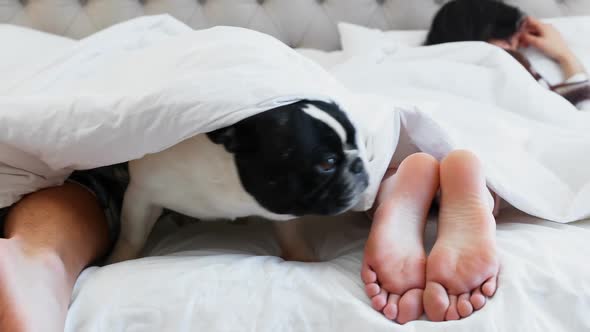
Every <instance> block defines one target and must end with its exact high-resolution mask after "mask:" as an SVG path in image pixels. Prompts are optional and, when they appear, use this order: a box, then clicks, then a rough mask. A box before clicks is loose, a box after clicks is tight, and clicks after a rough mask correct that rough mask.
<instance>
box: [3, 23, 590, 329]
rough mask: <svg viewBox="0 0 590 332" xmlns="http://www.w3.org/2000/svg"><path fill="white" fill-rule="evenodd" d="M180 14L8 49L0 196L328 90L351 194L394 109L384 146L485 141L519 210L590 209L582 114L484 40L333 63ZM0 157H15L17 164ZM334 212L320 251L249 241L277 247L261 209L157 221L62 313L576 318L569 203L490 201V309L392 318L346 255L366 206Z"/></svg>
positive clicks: (346, 319)
mask: <svg viewBox="0 0 590 332" xmlns="http://www.w3.org/2000/svg"><path fill="white" fill-rule="evenodd" d="M187 29H188V28H186V27H185V26H184V25H182V24H180V23H178V22H176V21H174V20H172V19H170V18H168V17H151V18H144V19H139V20H135V21H131V22H129V23H125V24H122V25H119V26H116V27H113V28H110V29H107V30H105V31H103V32H101V33H99V34H97V35H95V36H92V37H89V38H87V39H85V40H82V41H80V42H77V43H70V44H69V45H60V46H59V51H55V52H49V51H48V52H44V53H43V55H44V56H43V57H41V56H37V57H30V58H22V62H23V64H24V65H23V66H21V67H18V66H15V65H12V66H5V67H3V68H2V69H3V74H4V76H3V78H2V80H0V118H1V120H2V121H1V122H0V125H1V126H3V127H2V129H3V130H1V131H0V149H3V150H2V152H3V154H2V156H3V158H4V159H3V160H0V162H1V163H0V171H2V172H0V181H2V183H3V184H9V185H6V186H3V188H2V189H1V190H2V191H1V192H0V195H1V197H2V198H1V199H2V201H1V202H0V203H1V204H2V205H7V204H10V203H12V202H13V201H14V200H15V199H17V198H18V197H19V195H21V194H23V193H26V192H29V191H31V190H34V189H35V188H37V187H40V186H44V185H49V184H55V183H59V182H60V181H62V180H63V178H64V177H65V176H67V174H68V173H69V172H70V171H71V170H72V169H74V168H89V167H95V166H101V165H106V164H109V163H114V162H119V161H124V160H128V159H132V158H137V157H139V156H141V155H143V154H145V153H150V152H156V151H159V150H161V149H164V148H166V147H168V146H170V145H173V144H175V143H176V142H178V141H179V140H182V139H184V138H187V137H189V136H191V135H194V134H196V133H199V132H205V131H208V130H212V129H215V128H218V127H221V126H224V125H228V124H230V123H233V122H235V121H238V120H240V119H242V118H244V117H246V116H248V115H250V114H254V113H255V112H260V111H263V110H265V109H268V108H271V107H274V106H276V105H280V104H283V103H288V102H292V101H294V100H298V99H299V98H304V97H314V96H317V97H319V98H331V99H334V100H336V101H338V102H340V103H341V104H342V105H343V106H344V107H345V108H346V109H347V110H348V111H349V112H350V114H351V116H352V117H353V118H354V120H355V124H357V126H358V127H359V129H360V130H361V132H362V135H361V141H362V142H363V143H365V145H366V149H367V157H368V158H369V160H370V162H371V169H370V170H371V175H372V176H373V178H374V179H372V180H373V182H372V187H371V188H370V190H369V191H368V193H367V197H366V199H365V200H364V201H363V202H362V203H363V204H361V206H359V209H363V208H366V207H367V206H368V205H370V203H371V200H372V197H373V196H374V193H375V190H376V186H377V185H378V181H375V178H378V177H380V175H381V174H382V172H383V171H384V170H385V167H386V166H387V161H388V160H389V159H390V158H391V156H392V154H393V152H394V151H393V150H394V147H395V143H396V142H397V138H398V135H399V131H398V130H397V129H398V128H397V126H398V124H400V123H401V140H400V146H398V148H397V152H396V157H397V158H400V156H403V154H404V152H407V151H412V150H423V151H427V152H429V153H432V154H434V155H435V156H439V157H440V156H443V155H444V154H445V153H446V152H448V151H449V150H450V149H453V148H469V149H471V150H473V151H475V152H476V153H477V154H478V155H479V156H480V158H481V159H482V160H483V161H484V165H485V167H486V171H487V174H488V175H489V177H488V182H489V185H490V187H491V188H492V189H493V190H495V191H496V192H498V193H499V194H500V195H501V196H502V197H503V198H504V199H505V200H506V201H508V202H509V203H510V204H511V205H513V206H515V207H516V208H518V209H519V210H521V211H524V212H526V213H529V214H531V215H533V216H537V217H541V218H545V219H550V220H552V221H556V222H561V223H566V222H572V221H575V220H580V219H583V218H586V217H588V216H589V215H590V186H589V183H590V172H588V169H589V166H590V154H589V153H588V152H590V131H589V129H590V116H589V115H588V113H581V112H578V111H576V110H575V108H573V107H572V106H571V105H569V104H568V103H567V101H565V100H563V99H562V98H561V97H559V96H557V95H554V94H552V93H550V92H548V91H546V90H544V89H542V88H541V87H539V86H538V85H537V84H536V82H535V81H534V80H533V79H531V78H530V77H529V76H528V74H527V73H526V72H525V71H524V70H522V68H520V66H519V65H518V64H516V63H515V62H514V61H512V59H511V58H510V57H508V56H507V55H505V54H504V53H503V52H500V51H498V50H496V49H495V48H492V47H490V46H487V45H484V44H477V43H469V44H467V43H466V44H454V45H446V46H438V47H431V48H417V49H409V50H402V51H399V52H396V53H392V54H387V53H383V52H370V53H368V54H367V55H364V56H357V57H355V58H352V59H348V60H346V61H344V62H342V63H340V64H339V65H336V66H333V67H331V69H330V73H328V72H326V71H324V70H323V69H322V68H321V67H319V66H317V65H315V64H313V63H312V62H310V61H308V60H306V59H305V58H303V57H300V56H299V55H298V54H297V53H296V52H293V51H291V50H289V49H288V48H286V47H285V46H283V45H281V44H280V43H278V42H277V41H275V40H273V39H272V38H270V37H266V36H263V35H260V34H258V33H254V32H249V31H245V30H242V29H236V28H216V29H212V30H205V31H199V32H191V31H190V30H187ZM9 34H12V36H13V37H14V36H17V37H18V36H21V35H22V36H24V35H26V34H30V32H23V31H21V30H18V29H17V30H15V29H11V28H8V27H2V28H0V37H3V36H5V35H9ZM36 38H39V39H44V38H45V39H47V38H50V37H46V36H37V37H36ZM61 42H63V43H65V44H68V43H66V42H65V41H60V43H61ZM20 51H22V52H23V54H24V51H23V50H20ZM37 51H39V50H37ZM8 53H9V55H7V56H6V57H7V58H8V59H10V52H8ZM2 56H4V55H2ZM12 59H13V61H14V60H15V59H17V60H18V54H16V55H15V53H12ZM0 60H2V59H0ZM0 63H5V62H3V61H0ZM17 63H18V62H17ZM5 73H6V74H5ZM6 156H8V157H6ZM4 169H19V170H20V172H22V173H23V174H25V175H26V176H25V177H24V178H26V181H21V179H19V180H15V178H14V176H13V177H10V176H11V175H14V173H12V174H11V173H9V172H6V171H3V170H4ZM13 172H14V171H13ZM336 219H337V220H332V221H331V222H325V221H324V220H319V221H315V222H313V221H312V222H313V223H314V224H315V225H317V227H321V228H322V229H323V230H321V231H320V230H314V229H312V230H311V232H312V233H313V234H314V237H313V238H314V241H313V242H314V244H315V246H316V250H317V251H318V252H319V253H320V254H321V256H322V257H323V258H324V259H326V260H327V262H325V263H321V264H301V263H285V262H282V261H281V260H280V259H278V258H275V257H269V256H255V255H268V254H271V255H272V254H274V253H276V245H275V244H274V242H273V240H272V237H271V236H270V235H269V234H268V232H267V229H266V227H265V226H264V225H261V226H256V227H245V226H232V227H225V226H218V225H209V224H201V225H196V226H191V227H188V228H186V227H185V228H182V229H181V230H180V231H179V232H176V233H173V234H172V235H167V236H160V237H155V239H154V242H153V243H154V244H153V246H152V247H151V248H148V250H147V253H148V254H152V255H165V254H172V253H176V254H174V255H173V256H166V257H151V258H145V259H142V260H138V261H132V262H126V263H123V264H117V265H114V266H109V267H105V268H100V269H96V268H94V269H89V270H87V271H86V272H85V274H84V276H83V277H82V278H81V279H80V281H79V282H78V284H77V288H76V292H75V294H74V298H73V302H72V306H71V308H70V314H69V317H68V322H67V328H66V330H68V331H195V330H205V331H234V330H235V331H325V330H339V331H359V330H375V331H377V330H379V331H381V330H383V331H391V330H400V331H401V330H416V329H419V330H420V331H439V330H440V331H442V330H445V329H449V328H451V326H452V328H451V330H452V331H472V330H475V329H477V330H482V331H498V330H501V331H506V330H510V331H583V330H588V329H590V321H588V320H587V319H586V318H585V313H586V312H587V309H588V308H590V303H589V302H590V267H589V266H588V265H587V264H583V262H584V261H585V260H586V257H587V256H588V255H587V254H588V253H590V247H589V246H588V245H587V244H586V242H587V240H588V238H589V234H590V233H588V232H589V231H588V230H587V229H585V228H583V227H580V226H584V223H580V222H578V223H574V224H572V225H560V224H557V223H548V222H541V221H539V220H538V219H535V218H532V217H526V216H524V215H523V214H519V213H516V212H514V210H508V211H505V212H504V217H502V218H501V220H500V224H499V227H498V241H499V244H500V255H501V259H502V266H503V268H502V272H501V276H500V290H499V292H498V293H497V294H496V296H495V297H494V298H493V299H492V300H491V302H490V303H489V304H488V305H487V306H486V307H485V309H484V310H483V311H482V312H479V313H477V314H476V315H474V316H472V317H470V318H468V319H466V320H463V321H459V322H450V323H430V322H426V321H418V322H413V323H410V324H407V325H405V326H403V327H401V326H398V325H395V324H394V323H391V322H388V321H386V320H385V319H384V318H383V317H382V316H380V315H379V314H377V313H375V312H373V311H372V310H371V309H370V307H369V303H368V302H369V301H368V300H367V299H366V298H365V296H364V294H363V288H362V285H361V283H360V279H359V277H358V272H359V269H360V259H361V257H362V245H363V241H364V239H365V235H366V231H367V227H368V225H367V224H365V223H362V222H361V221H360V220H359V218H357V217H356V216H354V215H351V216H348V217H341V218H336ZM162 225H163V226H162V227H166V226H170V227H171V228H173V226H172V224H166V222H165V221H164V222H163V223H162ZM219 228H225V229H224V231H223V232H219V231H221V229H219ZM159 234H163V233H159ZM429 234H430V236H429V239H432V229H430V233H429Z"/></svg>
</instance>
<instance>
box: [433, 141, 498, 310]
mask: <svg viewBox="0 0 590 332" xmlns="http://www.w3.org/2000/svg"><path fill="white" fill-rule="evenodd" d="M440 181H441V203H440V211H439V221H438V235H437V239H436V242H435V244H434V247H433V248H432V251H431V253H430V255H429V257H428V261H427V267H426V280H427V281H426V288H425V290H424V309H425V311H426V315H427V316H428V318H429V319H430V320H432V321H442V320H456V319H460V318H464V317H467V316H469V315H471V314H472V313H473V311H474V310H478V309H481V308H482V307H483V306H484V305H485V302H486V297H490V296H492V295H494V292H495V291H496V281H497V276H498V271H499V262H498V258H497V256H496V239H495V236H496V234H495V230H496V221H495V220H494V217H493V215H492V211H493V208H494V206H493V199H492V197H491V195H490V193H489V191H488V189H487V187H486V183H485V177H484V174H483V170H482V167H481V164H480V162H479V160H478V159H477V157H476V156H475V155H473V154H472V153H470V152H467V151H453V152H452V153H450V154H449V155H448V156H447V157H446V158H445V159H444V160H443V161H442V162H441V166H440Z"/></svg>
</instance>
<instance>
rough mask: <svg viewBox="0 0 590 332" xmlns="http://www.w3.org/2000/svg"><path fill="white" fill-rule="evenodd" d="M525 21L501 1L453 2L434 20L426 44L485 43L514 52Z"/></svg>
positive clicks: (517, 12)
mask: <svg viewBox="0 0 590 332" xmlns="http://www.w3.org/2000/svg"><path fill="white" fill-rule="evenodd" d="M524 18H525V15H524V14H523V13H522V12H521V11H520V10H519V9H518V8H516V7H513V6H510V5H506V4H504V3H502V2H500V1H496V0H453V1H450V2H448V3H446V4H445V5H444V6H443V7H442V8H441V9H440V10H439V11H438V13H437V14H436V16H435V17H434V19H433V21H432V26H431V27H430V31H429V32H428V37H427V38H426V45H434V44H441V43H448V42H458V41H485V42H490V43H493V44H495V45H498V46H500V47H502V48H505V49H510V50H514V49H516V48H517V47H518V32H519V30H520V27H521V25H522V23H523V22H524Z"/></svg>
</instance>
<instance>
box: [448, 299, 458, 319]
mask: <svg viewBox="0 0 590 332" xmlns="http://www.w3.org/2000/svg"><path fill="white" fill-rule="evenodd" d="M459 318H461V316H459V312H458V311H457V296H456V295H449V308H448V309H447V314H446V315H445V320H458V319H459Z"/></svg>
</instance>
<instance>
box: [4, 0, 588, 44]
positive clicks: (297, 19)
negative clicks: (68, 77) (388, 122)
mask: <svg viewBox="0 0 590 332" xmlns="http://www.w3.org/2000/svg"><path fill="white" fill-rule="evenodd" d="M444 2H445V0H0V23H12V24H18V25H24V26H29V27H33V28H35V29H39V30H43V31H47V32H51V33H55V34H59V35H64V36H68V37H72V38H81V37H84V36H87V35H89V34H92V33H93V32H95V31H98V30H101V29H104V28H106V27H108V26H110V25H112V24H115V23H118V22H121V21H124V20H128V19H130V18H133V17H136V16H141V15H153V14H161V13H169V14H171V15H173V16H174V17H176V18H177V19H179V20H181V21H183V22H185V23H186V24H188V25H190V26H191V27H193V28H195V29H202V28H206V27H210V26H214V25H235V26H242V27H248V28H251V29H255V30H259V31H263V32H266V33H269V34H271V35H273V36H275V37H277V38H279V39H281V40H282V41H284V42H285V43H287V44H288V45H290V46H292V47H308V48H318V49H325V50H334V49H337V48H339V38H338V36H337V33H338V32H337V29H336V23H337V22H339V21H345V22H351V23H355V24H361V25H366V26H370V27H376V28H381V29H426V28H428V26H429V23H430V20H431V18H432V16H433V15H434V13H435V12H436V10H437V8H439V7H440V6H441V4H443V3H444ZM507 2H508V3H512V4H516V5H518V6H520V7H521V8H522V9H523V10H524V11H525V12H527V13H529V14H531V15H535V16H538V17H555V16H566V15H590V0H511V1H507Z"/></svg>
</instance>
